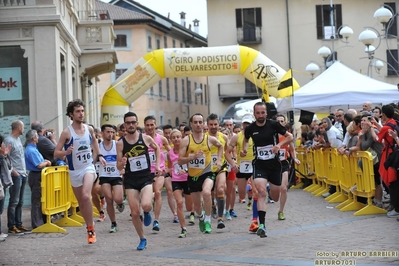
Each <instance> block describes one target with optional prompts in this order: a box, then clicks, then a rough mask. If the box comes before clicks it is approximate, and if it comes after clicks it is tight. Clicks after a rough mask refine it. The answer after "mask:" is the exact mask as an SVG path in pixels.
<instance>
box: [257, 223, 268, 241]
mask: <svg viewBox="0 0 399 266" xmlns="http://www.w3.org/2000/svg"><path fill="white" fill-rule="evenodd" d="M256 234H257V235H258V236H260V238H264V237H267V234H266V227H265V225H264V224H261V225H259V228H258V230H257V231H256Z"/></svg>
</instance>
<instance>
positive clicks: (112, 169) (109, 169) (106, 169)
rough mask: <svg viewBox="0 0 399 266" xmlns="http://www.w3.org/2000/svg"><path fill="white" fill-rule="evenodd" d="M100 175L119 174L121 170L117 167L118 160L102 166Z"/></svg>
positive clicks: (111, 175) (113, 175) (114, 175)
mask: <svg viewBox="0 0 399 266" xmlns="http://www.w3.org/2000/svg"><path fill="white" fill-rule="evenodd" d="M100 176H101V177H117V176H119V171H118V169H117V168H116V162H107V165H106V166H100Z"/></svg>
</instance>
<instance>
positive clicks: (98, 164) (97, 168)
mask: <svg viewBox="0 0 399 266" xmlns="http://www.w3.org/2000/svg"><path fill="white" fill-rule="evenodd" d="M94 167H95V168H96V173H97V174H98V173H99V172H100V167H101V163H100V162H96V164H95V165H94Z"/></svg>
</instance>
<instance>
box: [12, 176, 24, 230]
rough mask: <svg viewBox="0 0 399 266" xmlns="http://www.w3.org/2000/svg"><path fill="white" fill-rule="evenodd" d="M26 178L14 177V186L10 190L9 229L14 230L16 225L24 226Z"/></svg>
mask: <svg viewBox="0 0 399 266" xmlns="http://www.w3.org/2000/svg"><path fill="white" fill-rule="evenodd" d="M27 179H28V178H27V177H26V176H22V175H20V176H17V177H15V176H13V177H12V181H13V182H14V185H12V186H11V187H10V188H9V192H10V200H9V202H8V209H7V218H8V224H7V226H8V229H12V228H13V227H14V225H15V226H16V227H21V225H22V205H23V203H24V191H25V185H26V181H27Z"/></svg>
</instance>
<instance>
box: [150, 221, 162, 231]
mask: <svg viewBox="0 0 399 266" xmlns="http://www.w3.org/2000/svg"><path fill="white" fill-rule="evenodd" d="M160 229H161V227H159V222H158V221H157V220H154V223H153V224H152V230H154V231H159V230H160Z"/></svg>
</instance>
